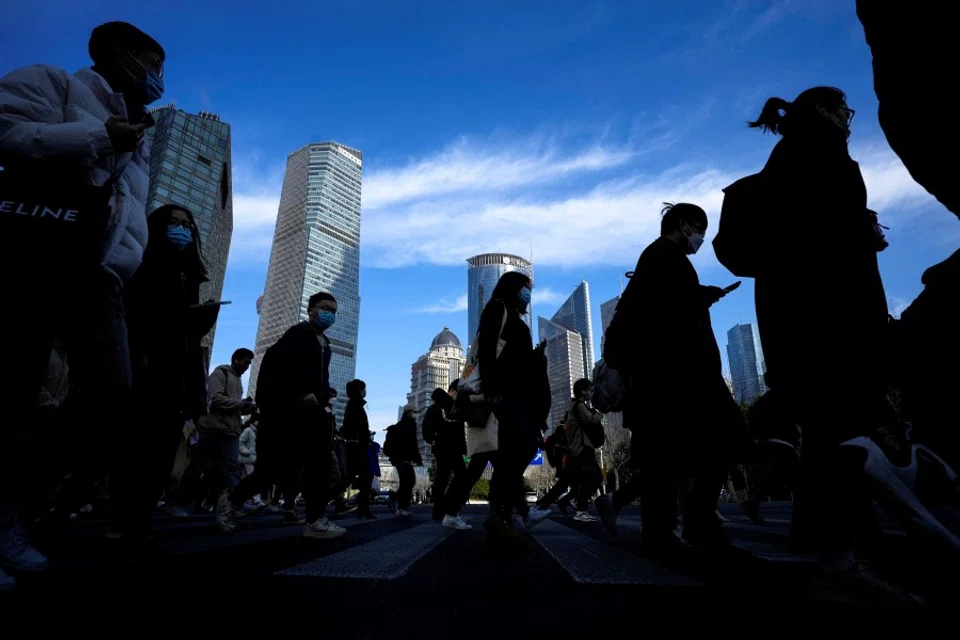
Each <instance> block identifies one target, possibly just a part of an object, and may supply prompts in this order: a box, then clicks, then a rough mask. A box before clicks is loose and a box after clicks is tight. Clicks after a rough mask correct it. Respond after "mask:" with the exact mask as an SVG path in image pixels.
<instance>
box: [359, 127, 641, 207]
mask: <svg viewBox="0 0 960 640" xmlns="http://www.w3.org/2000/svg"><path fill="white" fill-rule="evenodd" d="M636 153H637V152H636V151H635V150H631V149H629V148H627V147H624V148H616V147H605V146H599V145H598V146H591V147H587V148H584V149H579V150H575V151H574V152H573V153H571V152H570V151H569V150H567V149H563V148H561V146H560V145H559V144H558V142H557V141H556V140H552V139H542V138H540V137H536V138H533V139H530V140H527V141H524V143H522V144H517V143H516V142H514V143H512V144H509V143H508V144H489V143H488V144H478V143H476V142H474V141H471V140H470V139H468V138H461V139H460V140H458V141H457V142H455V143H454V144H452V145H450V146H449V147H447V148H446V149H444V150H442V151H441V152H439V153H438V154H436V155H433V156H430V157H427V158H422V159H419V160H415V161H412V162H410V163H409V164H407V165H406V166H403V167H399V168H396V169H386V170H382V171H379V172H373V173H371V174H370V175H369V176H368V177H367V178H365V180H364V184H363V207H364V210H365V211H370V210H375V209H379V208H382V207H385V206H389V205H391V204H396V203H400V202H407V201H411V200H416V199H420V198H426V197H434V196H440V195H447V194H451V193H463V192H486V193H490V192H495V191H501V190H506V189H513V188H517V187H523V186H529V185H538V184H546V183H550V182H553V181H556V180H559V179H562V178H564V177H567V176H570V175H572V174H577V173H587V172H591V171H600V170H603V169H610V168H614V167H619V166H622V165H623V164H625V163H626V162H628V161H629V160H631V159H632V158H633V157H634V156H635V155H636Z"/></svg>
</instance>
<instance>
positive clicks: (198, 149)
mask: <svg viewBox="0 0 960 640" xmlns="http://www.w3.org/2000/svg"><path fill="white" fill-rule="evenodd" d="M150 112H151V114H152V115H153V117H154V120H156V123H157V124H156V126H155V127H153V128H152V129H149V130H148V131H147V137H148V138H150V144H151V149H150V189H149V192H148V195H147V202H148V203H149V204H148V205H147V211H152V210H153V209H156V208H157V207H161V206H163V205H165V204H177V205H181V206H183V207H184V208H186V209H188V210H189V211H190V213H192V214H193V216H194V218H196V221H197V226H198V231H199V235H200V243H201V245H202V247H203V258H204V261H205V262H206V265H207V272H208V277H209V281H208V282H206V283H204V284H203V285H201V287H200V297H201V299H203V300H207V299H210V298H213V299H214V300H219V299H220V296H221V294H222V292H223V278H224V275H225V274H226V271H227V256H228V255H229V253H230V238H231V237H232V235H233V190H232V188H231V176H230V173H231V172H230V167H231V163H230V125H229V124H227V123H226V122H222V121H221V120H220V117H219V116H217V115H215V114H212V113H207V112H205V111H201V112H200V113H198V114H196V115H193V114H190V113H187V112H185V111H183V110H182V109H177V108H176V107H175V106H174V105H167V106H162V107H155V108H154V109H151V110H150ZM216 330H217V328H216V325H214V327H213V329H211V330H210V333H208V334H207V335H206V336H204V338H203V341H202V343H201V344H202V347H203V350H204V360H205V362H206V365H207V368H208V369H209V365H210V352H211V350H212V348H213V339H214V336H215V334H216ZM236 346H237V347H239V346H242V345H236Z"/></svg>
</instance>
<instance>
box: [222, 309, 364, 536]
mask: <svg viewBox="0 0 960 640" xmlns="http://www.w3.org/2000/svg"><path fill="white" fill-rule="evenodd" d="M337 311H338V310H337V301H336V299H335V298H334V297H333V296H332V295H330V294H329V293H326V292H320V293H315V294H313V295H312V296H310V299H309V300H308V302H307V319H306V320H304V321H303V322H300V323H299V324H296V325H294V326H292V327H290V328H289V329H287V331H286V332H285V333H284V334H283V336H281V337H280V339H279V340H277V342H276V343H275V344H274V345H273V346H271V347H270V348H269V349H267V352H266V353H265V354H264V355H263V360H262V363H261V366H260V371H259V374H258V377H257V392H256V402H257V407H258V408H259V410H260V430H259V432H258V433H257V467H256V469H255V470H254V472H253V474H252V475H249V476H247V477H246V478H244V479H243V480H241V481H240V484H239V485H238V486H237V488H236V489H234V490H233V491H231V492H230V494H229V496H227V497H226V499H227V500H228V501H229V502H230V504H232V505H233V507H234V510H240V509H242V508H243V504H244V502H246V501H247V500H249V499H250V498H252V497H253V496H255V495H256V494H257V493H260V492H261V491H265V490H266V489H268V488H269V487H270V486H271V485H273V484H277V485H279V486H280V490H281V491H282V492H283V496H284V510H285V513H284V521H285V522H287V523H289V524H303V525H305V526H304V530H303V535H304V537H306V538H316V539H327V538H336V537H339V536H342V535H343V534H345V533H346V532H347V530H346V529H344V528H343V527H340V526H338V525H336V524H334V523H332V522H330V520H329V519H328V518H327V516H326V507H327V504H328V503H329V502H330V500H331V499H332V498H333V492H334V489H335V487H334V486H332V485H331V483H330V473H331V464H332V461H333V432H334V415H333V410H332V409H331V408H330V406H329V404H328V403H329V401H330V399H331V398H332V397H333V396H334V391H333V389H332V388H331V386H330V357H331V356H332V354H333V351H332V350H331V348H330V339H329V338H328V337H327V336H326V332H327V330H328V329H330V327H332V326H333V324H334V322H336V319H337ZM301 489H302V491H301ZM301 492H302V493H303V498H304V500H305V502H306V508H307V513H306V519H305V520H304V519H303V518H301V517H300V516H299V515H298V514H297V512H296V500H295V499H296V496H297V494H298V493H301ZM227 513H228V510H225V511H224V515H225V516H226V515H227ZM226 524H227V525H228V526H229V525H230V524H233V523H232V522H231V521H230V520H229V518H227V519H226ZM234 526H235V524H234Z"/></svg>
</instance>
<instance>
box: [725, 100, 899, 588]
mask: <svg viewBox="0 0 960 640" xmlns="http://www.w3.org/2000/svg"><path fill="white" fill-rule="evenodd" d="M852 117H853V111H852V109H850V107H849V106H848V105H847V103H846V98H845V96H844V94H843V92H842V91H840V90H839V89H836V88H832V87H815V88H813V89H808V90H806V91H804V92H803V93H801V94H800V95H799V96H798V97H797V98H796V99H795V100H794V101H793V102H786V101H785V100H782V99H780V98H771V99H769V100H768V101H767V102H766V104H765V105H764V107H763V110H762V112H761V113H760V116H759V117H758V118H757V119H756V120H755V121H754V122H751V123H750V126H751V127H754V128H759V129H762V130H764V131H769V132H772V133H775V134H778V135H781V136H782V139H781V140H780V141H779V142H778V143H777V145H776V146H775V147H774V149H773V151H772V153H771V154H770V158H769V160H768V161H767V163H766V166H764V168H763V170H762V171H761V172H760V174H758V176H759V179H760V182H759V183H755V186H754V187H752V188H759V189H760V190H761V192H762V195H760V196H757V202H758V203H761V204H762V207H761V208H762V210H763V211H764V213H765V215H764V216H763V218H762V221H761V220H759V219H758V221H757V225H759V226H760V228H759V229H757V231H761V230H762V236H763V238H765V239H767V240H768V242H763V243H759V244H758V245H757V246H756V249H755V255H754V259H755V261H756V262H755V264H756V268H757V272H756V304H757V322H758V324H759V330H760V338H761V340H762V342H763V350H764V356H765V360H766V365H767V368H768V371H769V372H770V373H771V374H773V375H774V376H775V378H774V379H773V382H774V385H773V386H772V387H771V390H772V391H774V392H776V393H777V394H782V395H780V396H779V397H780V398H781V399H782V401H783V402H785V403H786V404H787V407H786V409H785V410H786V411H788V412H789V413H791V414H792V415H794V416H796V419H797V422H798V423H799V424H800V425H801V427H802V429H803V453H802V455H803V463H804V469H805V472H804V475H803V477H804V481H803V482H804V485H805V487H804V490H805V491H808V492H809V495H811V496H816V498H815V501H814V502H812V503H811V504H810V505H809V506H810V507H811V508H813V509H815V512H814V513H811V517H813V518H814V519H815V523H814V524H815V531H816V533H817V535H818V538H819V539H818V540H817V542H818V548H819V550H820V552H821V554H822V555H821V558H822V561H823V568H824V570H825V571H827V572H828V573H830V574H833V575H836V576H837V577H838V578H839V579H841V580H842V581H844V582H846V583H848V584H849V586H850V588H853V589H867V590H870V589H874V588H877V585H880V587H879V588H880V589H881V590H884V591H886V592H888V593H891V594H892V593H895V592H896V590H895V589H891V588H890V587H889V586H888V585H885V584H884V583H882V582H878V580H877V578H876V577H875V576H874V575H873V574H872V572H870V571H869V570H867V569H866V568H865V567H864V566H863V565H860V564H858V563H857V562H856V560H855V559H854V557H853V554H852V544H853V540H854V538H855V537H859V536H860V535H866V536H868V537H869V535H870V534H871V533H872V532H874V531H876V522H875V515H874V514H873V510H872V508H870V506H869V505H870V501H869V499H868V498H867V497H866V495H865V493H864V491H863V488H862V478H863V476H862V474H863V459H862V458H856V457H855V456H852V457H851V458H849V459H848V458H847V457H845V456H846V455H847V454H849V453H850V452H849V450H848V448H846V447H839V446H838V445H840V444H841V443H842V442H844V441H847V440H848V439H851V438H854V437H857V436H868V437H871V438H876V439H877V442H879V443H882V444H883V445H884V447H885V448H886V451H879V450H878V451H877V455H878V456H880V458H882V460H881V459H878V460H877V462H878V463H882V464H886V465H890V464H891V462H890V460H888V459H887V458H886V457H885V456H886V455H888V454H889V455H897V454H899V453H901V452H902V451H903V448H902V447H901V446H900V443H899V441H898V439H897V437H896V434H895V427H896V426H897V425H896V417H895V416H894V415H893V414H892V411H891V408H890V405H889V403H888V401H887V397H886V391H887V372H886V370H885V365H886V364H887V362H888V360H889V353H888V350H887V349H886V345H885V340H886V336H887V302H886V296H885V294H884V289H883V282H882V281H881V279H880V271H879V268H878V265H877V252H878V251H881V250H882V249H883V248H884V247H885V243H884V242H883V241H882V239H881V238H879V237H878V234H877V229H876V226H875V221H876V219H875V214H874V213H873V212H872V211H870V210H868V209H867V190H866V187H865V185H864V181H863V176H862V175H861V173H860V167H859V165H858V164H857V163H856V162H855V161H854V160H853V159H852V158H851V157H850V154H849V152H848V150H847V140H848V138H849V136H850V122H851V120H852ZM747 184H749V183H747V182H746V180H744V181H741V187H742V188H743V185H747ZM737 188H738V187H737V185H734V186H731V187H730V188H728V189H727V194H728V196H729V194H730V193H731V191H733V190H735V189H737ZM724 207H725V212H724V215H727V214H726V207H727V205H726V203H725V204H724ZM801 221H802V222H801ZM798 225H800V226H802V229H803V230H808V231H803V230H799V231H798V229H799V227H798ZM814 299H815V300H816V301H817V308H818V309H819V310H820V313H819V314H818V317H811V315H810V308H809V302H810V300H814ZM827 318H828V319H827ZM827 361H829V363H830V364H829V366H830V368H832V369H834V370H837V371H842V372H843V379H844V385H843V391H842V395H840V396H839V397H838V398H836V401H834V402H831V403H830V404H829V407H828V408H825V406H824V404H823V403H822V402H821V401H819V399H818V398H817V396H816V394H812V393H811V391H812V390H813V389H814V388H816V385H817V382H816V381H817V380H818V379H819V378H822V375H823V367H824V362H827ZM891 473H892V472H891Z"/></svg>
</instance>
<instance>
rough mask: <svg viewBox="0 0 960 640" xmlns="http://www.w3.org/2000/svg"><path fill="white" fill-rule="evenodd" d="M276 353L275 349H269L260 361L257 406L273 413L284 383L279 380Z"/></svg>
mask: <svg viewBox="0 0 960 640" xmlns="http://www.w3.org/2000/svg"><path fill="white" fill-rule="evenodd" d="M276 360H277V356H276V351H275V350H274V347H270V348H268V349H267V351H266V353H264V354H263V358H262V359H261V360H260V372H259V373H258V374H257V397H256V403H257V406H258V407H259V408H260V409H261V410H264V411H268V412H269V411H272V410H274V409H275V408H276V407H277V404H278V403H277V392H278V390H279V388H280V387H281V384H282V382H281V381H280V380H278V379H277V376H278V374H279V371H277V370H276V368H277V367H276Z"/></svg>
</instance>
